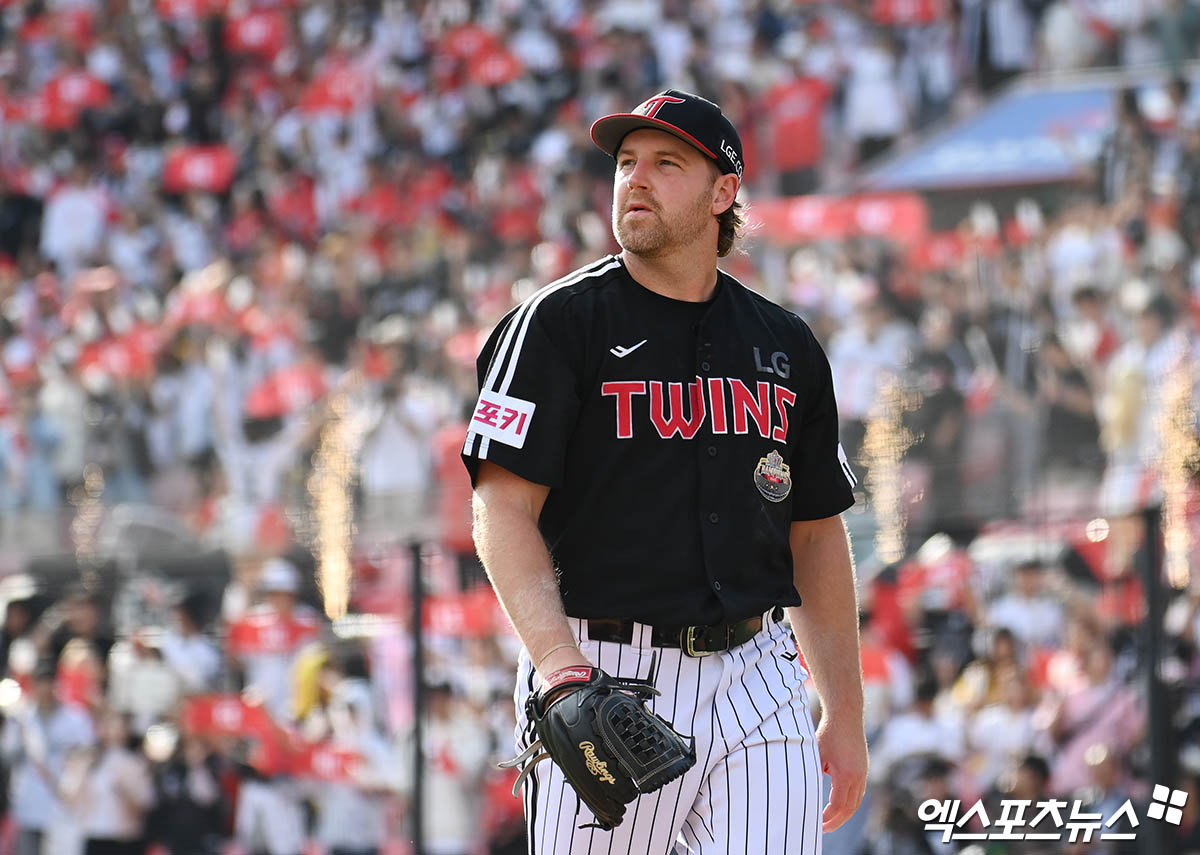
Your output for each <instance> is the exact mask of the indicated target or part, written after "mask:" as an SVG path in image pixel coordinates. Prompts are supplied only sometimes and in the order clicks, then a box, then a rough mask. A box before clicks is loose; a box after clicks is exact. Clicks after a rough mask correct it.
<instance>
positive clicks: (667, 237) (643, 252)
mask: <svg viewBox="0 0 1200 855" xmlns="http://www.w3.org/2000/svg"><path fill="white" fill-rule="evenodd" d="M711 200H712V188H711V187H708V188H705V189H704V190H703V191H702V192H701V193H699V194H698V195H697V196H696V199H695V202H694V203H693V204H692V205H691V206H690V207H688V208H687V209H685V210H684V211H682V212H681V213H680V215H679V216H678V217H676V218H674V219H673V220H672V221H670V222H668V221H666V220H664V219H663V217H662V214H661V212H659V211H657V210H656V211H653V212H652V213H653V214H654V217H653V219H651V220H649V221H646V219H645V218H643V220H642V222H640V223H638V224H637V225H631V224H627V223H625V222H624V220H623V218H622V216H621V212H620V210H619V209H617V208H616V207H614V208H613V218H612V227H613V235H614V236H615V237H616V239H617V243H618V244H620V245H621V248H622V249H623V250H625V251H626V252H629V253H632V254H633V255H638V256H641V257H643V258H659V257H661V256H663V255H666V254H667V253H668V252H670V251H671V250H672V249H675V248H677V247H681V246H687V245H688V244H691V243H694V242H695V241H696V239H697V238H698V237H699V236H700V235H702V234H703V233H704V230H705V229H706V228H707V227H708V223H709V220H710V219H712V217H713V215H712V210H711Z"/></svg>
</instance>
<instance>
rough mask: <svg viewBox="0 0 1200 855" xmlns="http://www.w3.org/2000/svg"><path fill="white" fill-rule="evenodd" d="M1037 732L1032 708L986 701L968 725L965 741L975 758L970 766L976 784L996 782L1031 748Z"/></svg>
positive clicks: (986, 786) (981, 785) (985, 786)
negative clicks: (985, 704) (1013, 706)
mask: <svg viewBox="0 0 1200 855" xmlns="http://www.w3.org/2000/svg"><path fill="white" fill-rule="evenodd" d="M1036 735H1037V733H1036V731H1035V730H1034V727H1033V708H1028V709H1013V708H1012V707H1011V706H1009V705H1008V704H989V705H988V706H986V707H984V708H983V709H981V710H980V711H979V712H978V713H976V714H975V716H973V717H972V718H971V719H970V720H969V724H968V725H967V742H968V744H969V745H970V748H971V751H972V753H973V754H974V756H975V759H976V762H975V763H973V764H969V765H970V766H971V767H972V768H973V770H974V774H975V782H976V785H977V786H978V787H979V788H980V789H981V790H986V789H987V788H988V787H990V786H991V785H992V784H993V783H995V781H996V779H997V778H998V777H999V776H1000V774H1001V773H1002V772H1004V771H1005V770H1006V769H1009V768H1011V767H1012V766H1013V764H1014V763H1015V762H1017V761H1019V760H1020V759H1021V757H1023V756H1024V755H1025V754H1027V753H1028V752H1029V751H1031V750H1032V749H1033V740H1034V737H1035V736H1036Z"/></svg>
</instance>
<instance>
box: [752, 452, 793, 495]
mask: <svg viewBox="0 0 1200 855" xmlns="http://www.w3.org/2000/svg"><path fill="white" fill-rule="evenodd" d="M754 486H755V487H757V488H758V492H760V493H762V494H763V498H764V499H766V500H767V501H770V502H782V501H783V500H784V499H786V498H787V497H788V493H790V492H792V470H791V469H790V468H788V465H787V464H786V463H784V462H783V458H782V457H781V456H780V455H779V452H778V451H772V452H771V453H770V454H768V455H767V456H766V457H760V458H759V459H758V466H756V467H755V468H754Z"/></svg>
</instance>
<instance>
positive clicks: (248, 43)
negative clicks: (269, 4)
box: [225, 11, 288, 59]
mask: <svg viewBox="0 0 1200 855" xmlns="http://www.w3.org/2000/svg"><path fill="white" fill-rule="evenodd" d="M287 30H288V24H287V18H286V17H285V16H284V14H283V13H282V12H276V11H261V12H251V13H250V14H248V15H246V16H245V17H242V18H238V19H236V20H232V21H228V22H227V23H226V24H225V43H226V44H227V45H228V46H229V49H230V50H231V51H233V52H234V53H250V54H257V55H258V56H261V57H264V58H265V59H274V58H275V57H276V56H277V55H278V54H279V52H280V51H282V50H283V49H284V48H285V47H287V40H288V32H287Z"/></svg>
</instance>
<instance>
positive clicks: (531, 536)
mask: <svg viewBox="0 0 1200 855" xmlns="http://www.w3.org/2000/svg"><path fill="white" fill-rule="evenodd" d="M549 492H550V490H549V488H548V487H544V486H542V485H540V484H534V483H533V482H531V481H526V480H525V479H524V478H521V477H519V476H517V475H514V474H513V473H511V472H509V471H508V470H507V469H504V468H503V467H500V466H497V465H496V464H494V463H489V462H487V461H483V462H481V464H480V467H479V478H478V479H477V483H476V486H475V497H474V511H475V525H474V530H473V531H474V535H475V548H476V549H477V550H478V551H479V557H480V559H482V561H483V566H484V567H485V568H486V569H487V574H488V578H489V579H491V581H492V587H493V588H495V589H496V596H497V597H499V598H500V605H502V606H503V607H504V611H505V613H506V614H507V615H508V619H509V621H510V622H511V623H512V625H513V629H515V630H516V631H517V635H518V636H519V637H520V639H521V641H522V643H523V644H524V645H525V648H526V649H527V650H528V651H529V657H530V659H531V660H532V661H533V663H534V666H535V667H536V668H537V670H538V673H539V674H540V675H541V676H542V677H545V676H546V675H547V674H549V673H551V672H553V671H555V670H557V669H559V668H565V667H567V666H569V665H581V664H583V663H585V662H587V658H586V657H585V656H584V655H583V653H582V652H580V650H579V645H578V644H577V643H576V641H575V635H574V633H572V632H571V628H570V626H569V625H568V623H567V616H566V613H565V612H564V611H563V605H562V597H561V595H560V594H559V591H558V580H557V579H556V578H555V574H554V567H553V565H552V563H551V560H550V553H549V552H548V551H547V550H546V544H545V542H544V541H543V540H542V534H541V532H540V531H539V530H538V527H537V521H538V516H539V515H540V514H541V512H542V505H543V504H544V503H545V501H546V495H547V494H548V493H549Z"/></svg>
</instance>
